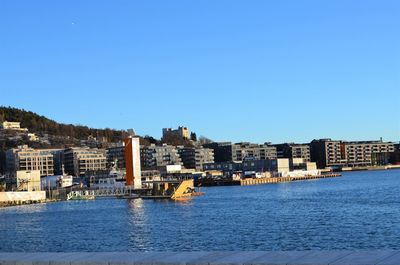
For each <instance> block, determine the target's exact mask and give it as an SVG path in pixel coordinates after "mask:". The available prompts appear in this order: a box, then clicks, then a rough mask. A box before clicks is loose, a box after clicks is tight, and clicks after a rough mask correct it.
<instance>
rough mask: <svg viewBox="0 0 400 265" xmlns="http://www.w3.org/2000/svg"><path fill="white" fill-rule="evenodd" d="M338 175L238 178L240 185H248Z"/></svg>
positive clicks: (335, 175) (334, 175) (337, 175)
mask: <svg viewBox="0 0 400 265" xmlns="http://www.w3.org/2000/svg"><path fill="white" fill-rule="evenodd" d="M340 176H341V174H337V173H331V174H321V175H310V176H295V177H277V178H258V179H242V180H240V185H241V186H248V185H259V184H268V183H280V182H290V181H296V180H308V179H321V178H334V177H340Z"/></svg>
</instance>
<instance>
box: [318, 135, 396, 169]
mask: <svg viewBox="0 0 400 265" xmlns="http://www.w3.org/2000/svg"><path fill="white" fill-rule="evenodd" d="M310 147H311V160H312V161H314V162H316V163H317V166H318V167H319V168H324V167H343V166H351V167H357V166H373V165H385V164H387V163H388V162H389V158H390V155H391V153H393V152H394V144H393V143H390V142H383V141H351V142H346V141H336V140H331V139H319V140H313V141H312V142H311V144H310Z"/></svg>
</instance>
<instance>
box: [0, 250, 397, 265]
mask: <svg viewBox="0 0 400 265" xmlns="http://www.w3.org/2000/svg"><path fill="white" fill-rule="evenodd" d="M0 264H2V265H17V264H35V265H65V264H68V265H95V264H96V265H328V264H329V265H398V264H400V251H399V250H356V251H352V250H331V251H326V250H315V251H314V250H311V251H214V252H207V251H200V252H107V253H104V252H95V253H89V252H74V253H60V252H57V253H49V252H44V253H0Z"/></svg>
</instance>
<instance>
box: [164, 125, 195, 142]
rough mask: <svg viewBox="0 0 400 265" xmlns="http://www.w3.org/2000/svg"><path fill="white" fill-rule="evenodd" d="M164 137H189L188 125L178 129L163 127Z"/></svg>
mask: <svg viewBox="0 0 400 265" xmlns="http://www.w3.org/2000/svg"><path fill="white" fill-rule="evenodd" d="M162 133H163V138H168V137H179V138H181V139H189V129H188V128H187V127H182V126H179V127H178V129H175V130H174V129H172V128H163V130H162Z"/></svg>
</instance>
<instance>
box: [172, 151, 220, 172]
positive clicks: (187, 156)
mask: <svg viewBox="0 0 400 265" xmlns="http://www.w3.org/2000/svg"><path fill="white" fill-rule="evenodd" d="M178 153H179V155H180V157H181V160H182V163H183V166H184V167H185V168H191V169H196V170H202V169H203V164H205V163H214V151H213V149H210V148H204V147H184V146H178Z"/></svg>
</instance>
